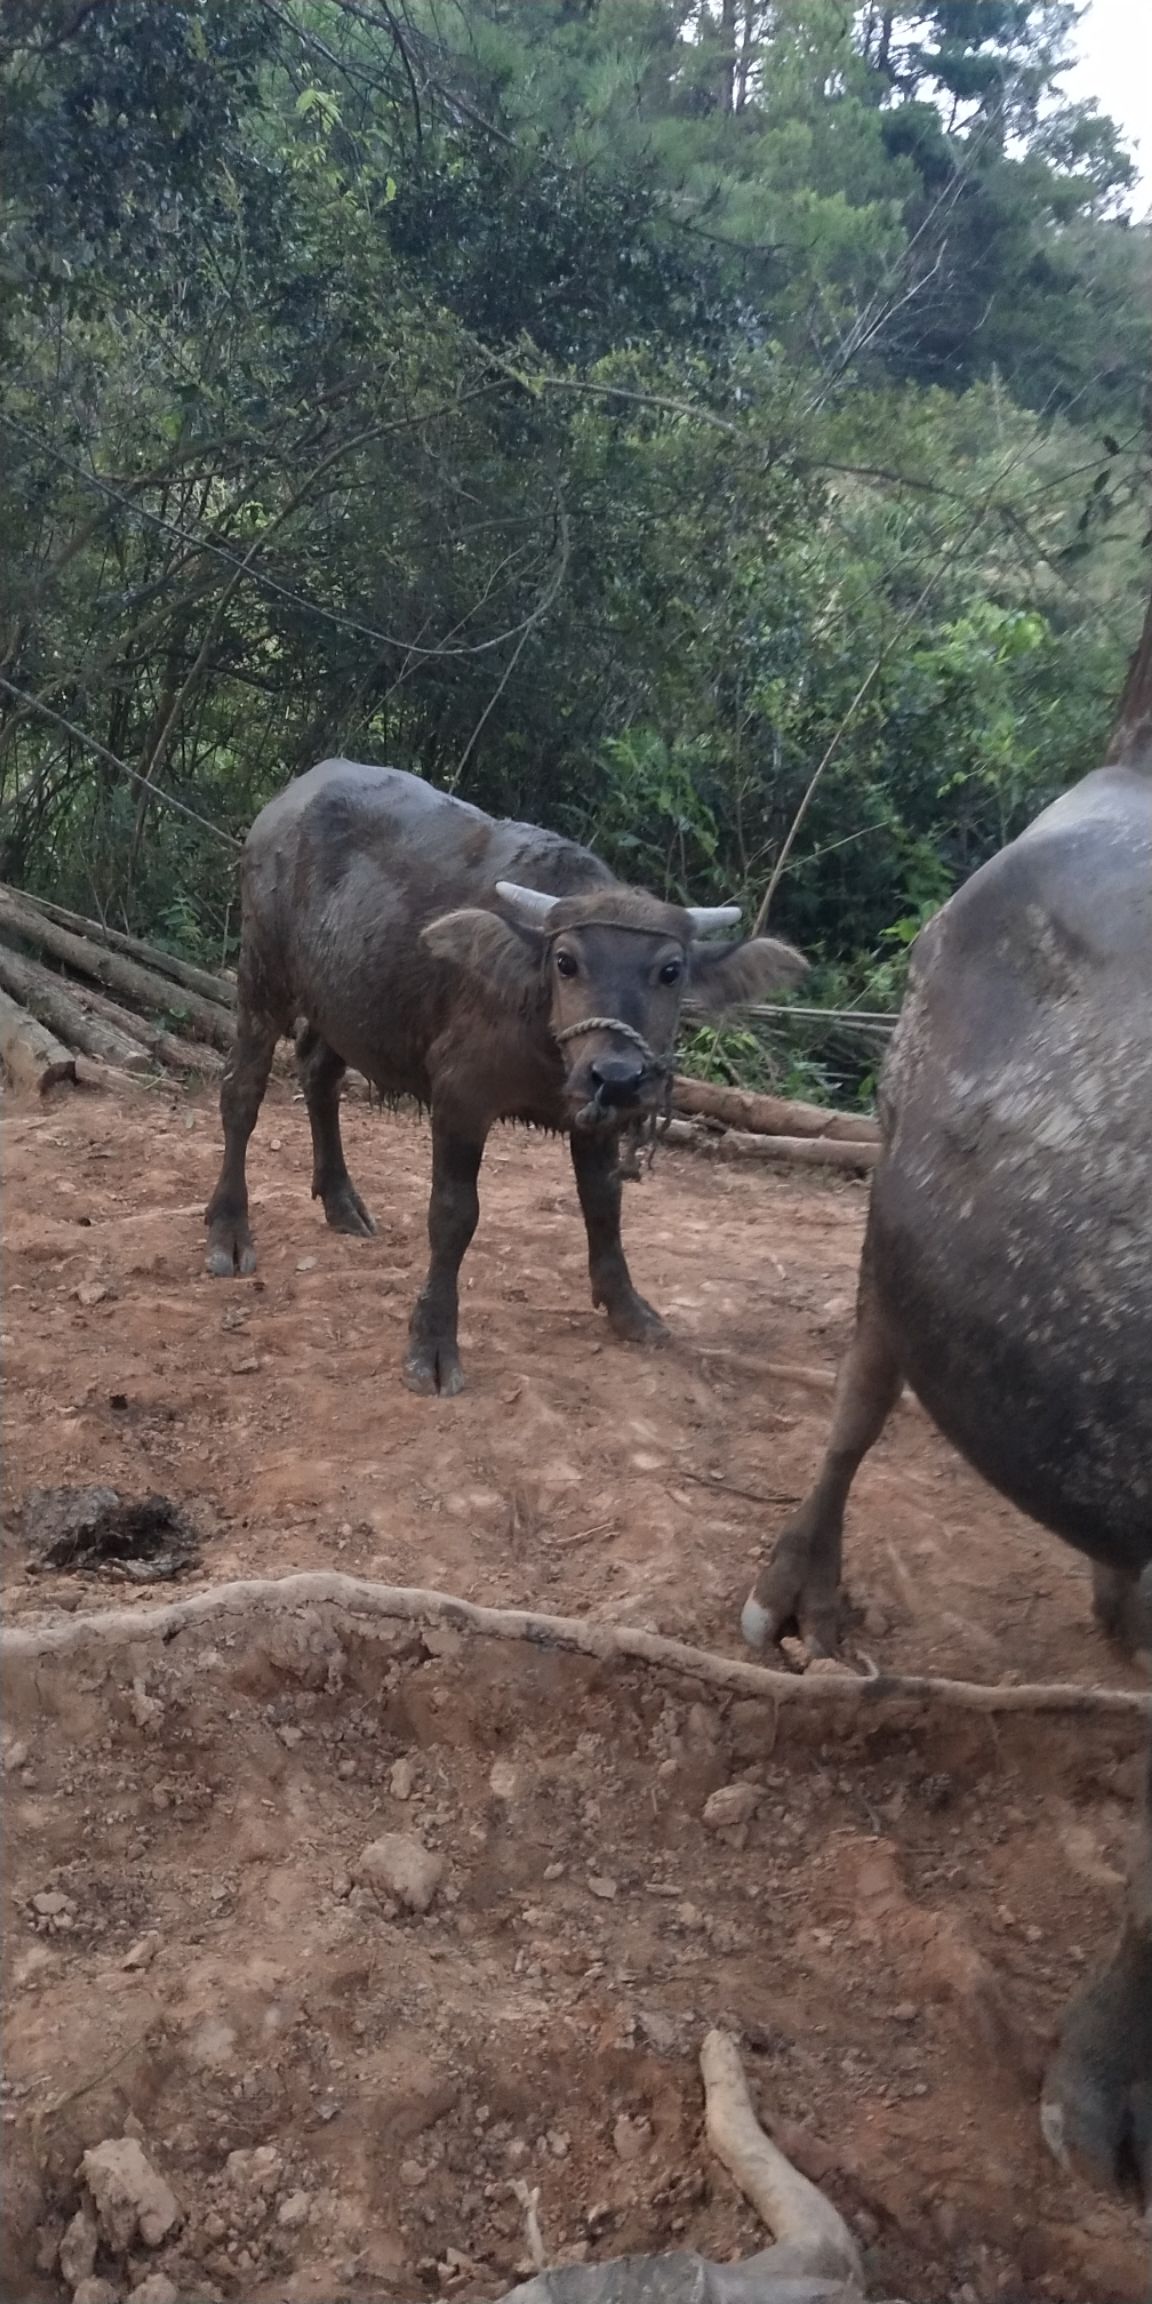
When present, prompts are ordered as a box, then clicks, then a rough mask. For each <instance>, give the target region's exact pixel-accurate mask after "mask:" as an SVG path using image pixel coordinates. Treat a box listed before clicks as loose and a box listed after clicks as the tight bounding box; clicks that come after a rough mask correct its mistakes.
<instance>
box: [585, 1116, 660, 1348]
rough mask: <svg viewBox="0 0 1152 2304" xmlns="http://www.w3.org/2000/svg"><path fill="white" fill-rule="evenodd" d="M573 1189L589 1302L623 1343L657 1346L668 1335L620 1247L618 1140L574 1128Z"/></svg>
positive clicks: (620, 1196)
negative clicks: (579, 1214) (598, 1307)
mask: <svg viewBox="0 0 1152 2304" xmlns="http://www.w3.org/2000/svg"><path fill="white" fill-rule="evenodd" d="M570 1143H571V1147H572V1166H573V1168H574V1169H575V1171H576V1190H577V1192H578V1193H579V1195H580V1206H581V1209H582V1211H583V1215H584V1225H585V1229H586V1231H587V1234H588V1273H589V1277H590V1279H591V1282H592V1302H593V1303H594V1304H597V1305H603V1307H604V1310H605V1311H606V1313H607V1314H608V1322H609V1326H610V1327H611V1329H612V1333H613V1335H615V1336H619V1337H621V1338H622V1339H623V1341H624V1342H625V1343H626V1344H662V1343H663V1342H664V1341H665V1339H666V1337H667V1335H668V1330H667V1328H666V1327H665V1325H664V1322H663V1320H662V1319H661V1318H660V1314H659V1313H658V1312H654V1311H653V1309H652V1306H651V1305H650V1304H646V1303H645V1301H644V1298H643V1297H642V1296H641V1295H638V1293H637V1291H636V1289H635V1288H634V1287H633V1285H632V1275H631V1273H630V1272H629V1270H628V1262H627V1258H626V1257H625V1254H624V1250H623V1247H622V1246H621V1242H620V1203H621V1198H622V1187H621V1183H620V1174H619V1167H618V1162H619V1154H620V1146H619V1141H618V1139H617V1138H616V1137H615V1136H614V1135H609V1136H601V1135H595V1136H593V1135H590V1134H588V1133H586V1132H585V1131H583V1130H581V1129H578V1128H574V1129H573V1131H572V1135H571V1138H570Z"/></svg>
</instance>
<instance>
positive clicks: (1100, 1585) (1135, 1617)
mask: <svg viewBox="0 0 1152 2304" xmlns="http://www.w3.org/2000/svg"><path fill="white" fill-rule="evenodd" d="M1092 1613H1093V1615H1094V1616H1095V1618H1096V1622H1097V1623H1098V1625H1099V1626H1100V1630H1101V1631H1102V1632H1103V1634H1104V1637H1105V1639H1107V1640H1110V1641H1111V1642H1112V1644H1113V1646H1114V1647H1116V1648H1118V1649H1119V1650H1120V1653H1121V1655H1122V1656H1126V1657H1127V1658H1128V1659H1129V1661H1130V1662H1133V1661H1134V1660H1135V1659H1136V1657H1137V1656H1140V1655H1141V1654H1143V1653H1145V1652H1146V1651H1149V1650H1152V1572H1149V1571H1148V1570H1145V1573H1144V1575H1143V1576H1141V1577H1139V1578H1136V1577H1134V1576H1125V1574H1124V1573H1123V1570H1122V1569H1119V1568H1105V1567H1104V1566H1103V1564H1102V1563H1101V1562H1100V1561H1098V1560H1097V1561H1094V1562H1093V1564H1092Z"/></svg>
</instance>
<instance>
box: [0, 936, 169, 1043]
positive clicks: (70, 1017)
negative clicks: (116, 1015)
mask: <svg viewBox="0 0 1152 2304" xmlns="http://www.w3.org/2000/svg"><path fill="white" fill-rule="evenodd" d="M0 990H3V991H5V992H7V993H9V994H10V996H11V998H12V999H13V1000H16V1001H18V1002H19V1003H20V1006H21V1007H22V1008H26V1009H27V1010H28V1012H29V1014H30V1015H32V1016H35V1018H36V1020H37V1022H38V1023H40V1024H43V1025H46V1027H47V1029H48V1030H49V1032H52V1033H54V1034H55V1035H56V1037H57V1039H58V1040H62V1041H64V1043H65V1045H66V1046H67V1047H69V1048H78V1049H79V1050H80V1053H81V1055H84V1056H92V1057H94V1058H95V1061H96V1062H97V1063H98V1064H113V1065H115V1067H116V1068H117V1070H118V1071H120V1072H151V1071H152V1070H153V1069H154V1059H153V1058H152V1057H151V1056H150V1055H149V1053H148V1050H147V1048H146V1047H145V1046H144V1045H143V1043H142V1041H141V1040H140V1039H139V1038H138V1037H137V1036H136V1035H135V1034H134V1033H131V1032H128V1031H125V1030H122V1029H121V1027H120V1025H119V1024H118V1023H117V1024H110V1023H107V1022H105V1021H104V1020H102V1019H101V1018H100V1017H99V1016H90V1015H88V1014H87V1012H86V1010H85V1009H84V1008H83V1007H82V1006H81V1004H80V1000H79V998H78V997H77V996H76V995H75V994H73V993H72V992H71V991H69V989H68V987H67V985H66V984H64V983H62V982H61V979H60V978H59V976H53V975H52V973H51V971H50V970H49V969H47V968H45V967H43V966H42V965H41V963H40V962H39V961H38V960H26V959H25V958H24V957H23V956H22V954H20V953H19V952H10V951H9V949H8V947H7V945H6V944H0ZM121 1013H123V1014H124V1015H125V1017H126V1011H121ZM126 1020H127V1018H126ZM142 1029H146V1027H143V1028H142Z"/></svg>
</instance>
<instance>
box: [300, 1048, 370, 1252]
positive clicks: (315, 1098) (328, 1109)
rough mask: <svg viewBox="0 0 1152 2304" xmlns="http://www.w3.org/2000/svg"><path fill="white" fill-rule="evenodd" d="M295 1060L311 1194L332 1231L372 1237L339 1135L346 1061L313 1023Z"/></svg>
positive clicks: (364, 1209) (364, 1208)
mask: <svg viewBox="0 0 1152 2304" xmlns="http://www.w3.org/2000/svg"><path fill="white" fill-rule="evenodd" d="M296 1063H297V1067H298V1070H299V1073H300V1085H301V1087H302V1088H303V1090H304V1102H305V1103H306V1105H307V1107H308V1120H309V1124H310V1126H311V1129H312V1198H313V1199H314V1200H321V1201H323V1203H324V1215H325V1218H326V1220H327V1222H328V1223H329V1224H330V1225H331V1227H332V1230H333V1231H334V1232H351V1233H353V1234H355V1235H356V1237H357V1238H358V1239H361V1240H366V1239H370V1238H371V1236H372V1234H373V1233H374V1232H375V1230H376V1226H375V1225H374V1223H373V1222H372V1218H371V1217H370V1215H369V1214H368V1210H367V1209H366V1207H365V1206H364V1202H363V1201H362V1199H361V1198H360V1194H359V1193H358V1191H357V1190H356V1187H355V1185H354V1184H353V1182H352V1178H351V1177H350V1175H349V1174H348V1167H347V1163H346V1161H345V1158H344V1143H343V1139H342V1137H341V1134H340V1083H341V1081H342V1080H343V1078H344V1074H345V1071H346V1070H347V1066H346V1065H345V1062H344V1058H343V1057H342V1056H338V1055H337V1054H336V1050H335V1049H334V1048H330V1047H329V1045H328V1042H327V1041H326V1040H324V1039H322V1038H321V1036H320V1034H319V1032H317V1031H316V1030H315V1028H314V1026H312V1025H311V1024H309V1025H306V1026H305V1029H304V1031H303V1032H302V1033H301V1034H300V1037H299V1039H298V1040H297V1042H296Z"/></svg>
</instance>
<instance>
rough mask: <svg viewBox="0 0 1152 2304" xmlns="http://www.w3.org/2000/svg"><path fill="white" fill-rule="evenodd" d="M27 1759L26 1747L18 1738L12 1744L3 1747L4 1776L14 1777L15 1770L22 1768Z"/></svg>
mask: <svg viewBox="0 0 1152 2304" xmlns="http://www.w3.org/2000/svg"><path fill="white" fill-rule="evenodd" d="M27 1758H28V1746H27V1744H25V1743H24V1741H23V1739H22V1738H21V1737H19V1736H18V1737H16V1738H15V1740H14V1742H13V1743H11V1744H6V1745H5V1747H4V1762H3V1766H4V1774H5V1775H6V1776H14V1775H15V1773H16V1770H17V1769H18V1768H22V1767H23V1766H24V1763H25V1761H26V1760H27Z"/></svg>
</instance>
